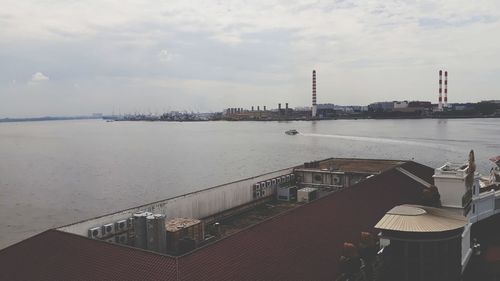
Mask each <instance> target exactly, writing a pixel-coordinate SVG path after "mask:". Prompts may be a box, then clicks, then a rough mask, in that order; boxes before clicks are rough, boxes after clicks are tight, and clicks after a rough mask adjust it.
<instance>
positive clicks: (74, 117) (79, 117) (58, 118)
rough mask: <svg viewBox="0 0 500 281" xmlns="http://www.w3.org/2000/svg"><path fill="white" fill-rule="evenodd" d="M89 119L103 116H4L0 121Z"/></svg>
mask: <svg viewBox="0 0 500 281" xmlns="http://www.w3.org/2000/svg"><path fill="white" fill-rule="evenodd" d="M89 119H102V117H92V116H69V117H64V116H54V117H51V116H45V117H30V118H3V119H0V123H2V122H4V123H9V122H33V121H34V122H36V121H64V120H89Z"/></svg>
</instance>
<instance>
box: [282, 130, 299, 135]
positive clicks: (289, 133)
mask: <svg viewBox="0 0 500 281" xmlns="http://www.w3.org/2000/svg"><path fill="white" fill-rule="evenodd" d="M298 133H299V132H298V131H297V130H288V131H286V132H285V134H287V135H290V136H294V135H296V134H298Z"/></svg>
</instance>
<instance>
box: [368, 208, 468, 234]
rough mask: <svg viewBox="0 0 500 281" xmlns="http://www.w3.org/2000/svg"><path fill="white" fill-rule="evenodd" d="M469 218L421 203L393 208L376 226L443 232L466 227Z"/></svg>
mask: <svg viewBox="0 0 500 281" xmlns="http://www.w3.org/2000/svg"><path fill="white" fill-rule="evenodd" d="M466 224H467V219H466V218H465V217H464V216H461V215H458V214H455V213H453V212H451V211H448V210H445V209H441V208H432V207H427V206H419V205H401V206H396V207H394V208H392V209H391V210H390V211H389V212H387V213H386V214H385V216H384V217H383V218H382V219H381V220H380V221H379V222H378V223H377V224H376V225H375V228H378V229H383V230H394V231H403V232H443V231H449V230H455V229H459V228H462V227H464V226H465V225H466Z"/></svg>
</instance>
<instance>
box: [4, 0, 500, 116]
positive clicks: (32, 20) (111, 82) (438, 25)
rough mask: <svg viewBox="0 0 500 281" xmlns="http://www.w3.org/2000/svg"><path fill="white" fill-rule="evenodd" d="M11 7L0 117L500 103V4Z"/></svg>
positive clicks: (7, 4) (390, 1)
mask: <svg viewBox="0 0 500 281" xmlns="http://www.w3.org/2000/svg"><path fill="white" fill-rule="evenodd" d="M0 7H1V8H0V117H7V116H10V117H16V116H18V117H22V116H40V115H73V114H90V113H93V112H102V113H105V114H109V113H111V112H112V111H113V110H114V111H115V113H118V110H120V111H121V112H122V113H124V112H135V111H141V112H147V111H151V112H153V113H154V112H161V111H163V110H184V109H185V110H194V111H220V110H222V109H223V108H225V107H250V106H251V105H267V106H268V108H269V107H276V106H277V103H278V102H282V103H284V102H289V103H290V106H291V107H295V106H306V105H309V104H310V101H311V97H310V95H311V94H310V92H311V71H312V69H316V70H317V77H318V87H317V88H318V102H319V103H335V104H341V105H347V104H368V103H371V102H374V101H384V100H430V101H433V102H436V100H437V88H438V70H439V69H447V70H448V72H449V76H450V77H449V80H450V81H449V98H448V99H449V101H450V102H464V101H479V100H484V99H495V98H496V99H499V98H500V82H499V78H500V1H498V0H489V1H488V0H484V1H483V0H474V1H471V0H450V1H405V0H398V1H397V0H380V1H374V0H368V1H349V0H341V1H308V0H304V1H289V0H284V1H271V0H265V1H255V0H253V1H247V0H246V1H188V0H181V1H175V0H169V1H147V2H146V1H124V0H116V1H103V0H96V1H83V0H81V1H70V0H67V1H57V0H50V1H49V0H46V1H40V0H37V1H25V0H13V1H10V0H0Z"/></svg>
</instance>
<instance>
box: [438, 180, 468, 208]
mask: <svg viewBox="0 0 500 281" xmlns="http://www.w3.org/2000/svg"><path fill="white" fill-rule="evenodd" d="M434 184H435V185H436V187H437V189H438V191H439V194H440V195H441V204H442V205H443V207H451V208H462V196H463V195H464V194H465V192H466V188H465V178H463V179H462V178H458V177H440V176H439V177H438V176H437V175H434Z"/></svg>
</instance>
